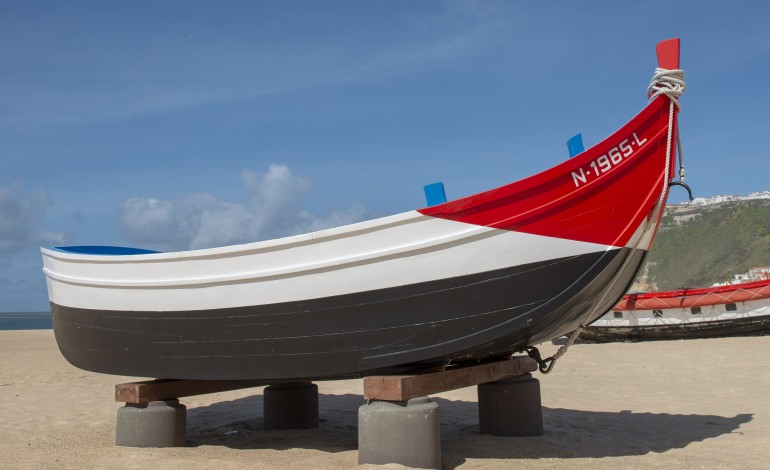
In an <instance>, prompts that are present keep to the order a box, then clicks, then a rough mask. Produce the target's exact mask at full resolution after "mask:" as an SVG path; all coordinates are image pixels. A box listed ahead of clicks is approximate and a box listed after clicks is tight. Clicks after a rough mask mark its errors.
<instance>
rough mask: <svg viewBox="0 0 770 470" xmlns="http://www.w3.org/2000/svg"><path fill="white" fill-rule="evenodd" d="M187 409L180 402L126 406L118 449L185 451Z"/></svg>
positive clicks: (120, 417)
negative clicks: (174, 449) (159, 448)
mask: <svg viewBox="0 0 770 470" xmlns="http://www.w3.org/2000/svg"><path fill="white" fill-rule="evenodd" d="M186 426H187V409H186V408H185V406H184V405H180V404H179V400H164V401H151V402H149V403H138V404H133V403H126V405H125V406H124V407H122V408H119V409H118V420H117V425H116V427H115V445H118V446H126V447H184V445H185V441H186V439H187V430H186Z"/></svg>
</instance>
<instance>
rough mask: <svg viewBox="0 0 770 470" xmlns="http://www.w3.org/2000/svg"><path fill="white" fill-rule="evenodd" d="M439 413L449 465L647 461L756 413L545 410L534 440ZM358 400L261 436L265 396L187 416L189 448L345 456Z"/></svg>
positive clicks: (322, 401) (327, 398) (342, 399)
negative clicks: (314, 421) (306, 425)
mask: <svg viewBox="0 0 770 470" xmlns="http://www.w3.org/2000/svg"><path fill="white" fill-rule="evenodd" d="M434 400H435V401H436V402H437V403H438V404H439V406H440V410H441V443H442V455H443V461H444V466H445V467H446V468H454V467H456V466H458V465H461V464H462V463H463V462H464V461H465V460H466V459H468V458H473V459H486V458H488V459H542V458H561V459H564V458H600V457H618V456H633V455H644V454H647V453H649V452H658V453H660V452H665V451H667V450H671V449H679V448H683V447H685V446H687V445H689V444H691V443H694V442H700V441H703V440H705V439H710V438H715V437H719V436H721V435H723V434H729V433H734V432H740V431H739V428H740V426H741V425H742V424H745V423H748V422H749V421H751V419H752V418H753V415H751V414H740V415H737V416H734V417H723V416H714V415H676V414H667V413H632V412H630V411H621V412H602V411H581V410H568V409H562V408H546V407H544V408H543V421H544V423H543V424H544V428H545V433H544V434H543V435H542V436H537V437H498V436H490V435H479V433H478V411H477V409H478V408H477V404H476V402H467V401H457V400H446V399H442V398H434ZM363 403H364V400H363V398H362V397H361V396H360V395H352V394H347V395H324V394H321V395H320V396H319V409H320V420H321V423H320V429H313V430H292V431H264V430H263V429H262V427H263V426H262V425H263V420H262V406H263V402H262V396H261V395H257V396H252V397H246V398H241V399H238V400H233V401H228V402H220V403H214V404H211V405H209V406H205V407H200V408H193V409H190V410H188V415H187V440H188V445H189V446H203V445H213V446H226V447H230V448H234V449H278V450H283V449H289V448H297V447H299V448H306V449H317V450H321V451H325V452H345V451H351V450H355V449H356V448H357V445H358V443H357V439H358V435H357V423H358V407H359V406H361V405H362V404H363Z"/></svg>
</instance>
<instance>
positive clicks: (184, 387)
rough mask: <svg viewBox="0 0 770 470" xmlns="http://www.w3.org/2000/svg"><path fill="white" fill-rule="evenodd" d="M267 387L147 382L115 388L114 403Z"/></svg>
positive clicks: (214, 382)
mask: <svg viewBox="0 0 770 470" xmlns="http://www.w3.org/2000/svg"><path fill="white" fill-rule="evenodd" d="M263 385H268V384H266V383H262V382H252V381H236V380H147V381H144V382H130V383H124V384H118V385H116V386H115V401H116V402H124V403H149V402H151V401H162V400H172V399H175V398H179V397H191V396H195V395H205V394H207V393H217V392H226V391H229V390H239V389H242V388H253V387H261V386H263Z"/></svg>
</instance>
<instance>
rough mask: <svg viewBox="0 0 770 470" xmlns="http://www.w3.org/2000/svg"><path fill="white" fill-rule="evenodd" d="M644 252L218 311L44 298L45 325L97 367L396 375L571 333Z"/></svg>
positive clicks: (151, 372) (609, 297)
mask: <svg viewBox="0 0 770 470" xmlns="http://www.w3.org/2000/svg"><path fill="white" fill-rule="evenodd" d="M644 255H645V252H644V251H643V250H636V251H632V250H629V249H618V250H611V251H603V252H598V253H592V254H587V255H581V256H575V257H569V258H561V259H555V260H549V261H546V262H540V263H534V264H528V265H522V266H516V267H512V268H507V269H502V270H497V271H491V272H485V273H480V274H474V275H468V276H461V277H455V278H450V279H443V280H439V281H431V282H425V283H420V284H413V285H408V286H401V287H395V288H389V289H382V290H375V291H368V292H361V293H356V294H348V295H343V296H336V297H327V298H322V299H314V300H305V301H297V302H287V303H282V304H274V305H261V306H254V307H240V308H230V309H220V310H203V311H186V312H132V311H98V310H87V309H75V308H68V307H64V306H60V305H56V304H52V305H51V308H52V312H53V327H54V331H55V334H56V339H57V342H58V344H59V348H60V349H61V352H62V354H63V355H64V356H65V358H67V360H68V361H69V362H71V363H72V364H73V365H75V366H77V367H79V368H82V369H86V370H91V371H95V372H101V373H107V374H118V375H129V376H140V377H154V378H180V379H220V380H248V379H251V380H275V381H287V380H299V379H312V380H322V379H337V378H346V377H360V376H365V375H372V374H387V373H399V372H405V371H409V370H415V369H420V368H424V367H429V366H433V365H438V364H442V363H447V362H450V361H452V362H466V361H475V360H480V359H486V358H491V357H496V356H502V355H507V354H510V353H512V352H514V351H517V350H521V349H523V348H524V347H526V346H528V345H534V344H539V343H541V342H544V341H548V340H550V339H552V338H555V337H558V336H560V335H562V334H565V333H568V332H570V331H572V330H574V329H575V328H576V327H577V326H578V324H579V322H581V321H583V320H584V319H585V316H586V314H587V313H588V312H595V315H593V318H590V319H589V321H593V320H594V319H595V318H598V317H599V316H601V315H602V314H604V313H605V312H606V311H607V310H609V309H610V308H611V307H612V306H613V305H614V304H615V303H616V302H617V301H618V300H619V299H620V298H621V297H622V296H623V294H624V293H625V292H626V290H627V288H628V286H629V285H630V283H631V281H632V280H633V278H634V277H635V275H636V272H637V270H638V268H639V266H640V265H641V263H642V261H643V259H644ZM627 258H629V259H628V261H627V262H626V259H627ZM621 269H622V272H619V271H620V270H621ZM616 274H617V277H616V278H615V276H616ZM613 278H615V279H614V281H613ZM609 285H611V286H612V287H611V289H610V291H609V292H608V293H607V294H606V295H603V290H604V289H605V288H606V287H608V286H609ZM600 302H601V304H600V305H599V303H600ZM129 307H130V306H129Z"/></svg>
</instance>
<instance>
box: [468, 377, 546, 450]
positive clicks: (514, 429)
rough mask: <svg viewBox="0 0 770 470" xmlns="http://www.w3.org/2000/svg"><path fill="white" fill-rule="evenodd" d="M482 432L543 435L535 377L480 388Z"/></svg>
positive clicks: (497, 434)
mask: <svg viewBox="0 0 770 470" xmlns="http://www.w3.org/2000/svg"><path fill="white" fill-rule="evenodd" d="M478 393H479V430H480V431H481V434H492V435H495V436H539V435H541V434H543V408H542V404H541V402H540V381H538V380H537V379H535V378H532V374H524V375H522V376H520V377H514V378H512V379H506V380H500V381H497V382H490V383H486V384H481V385H479V386H478Z"/></svg>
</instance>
